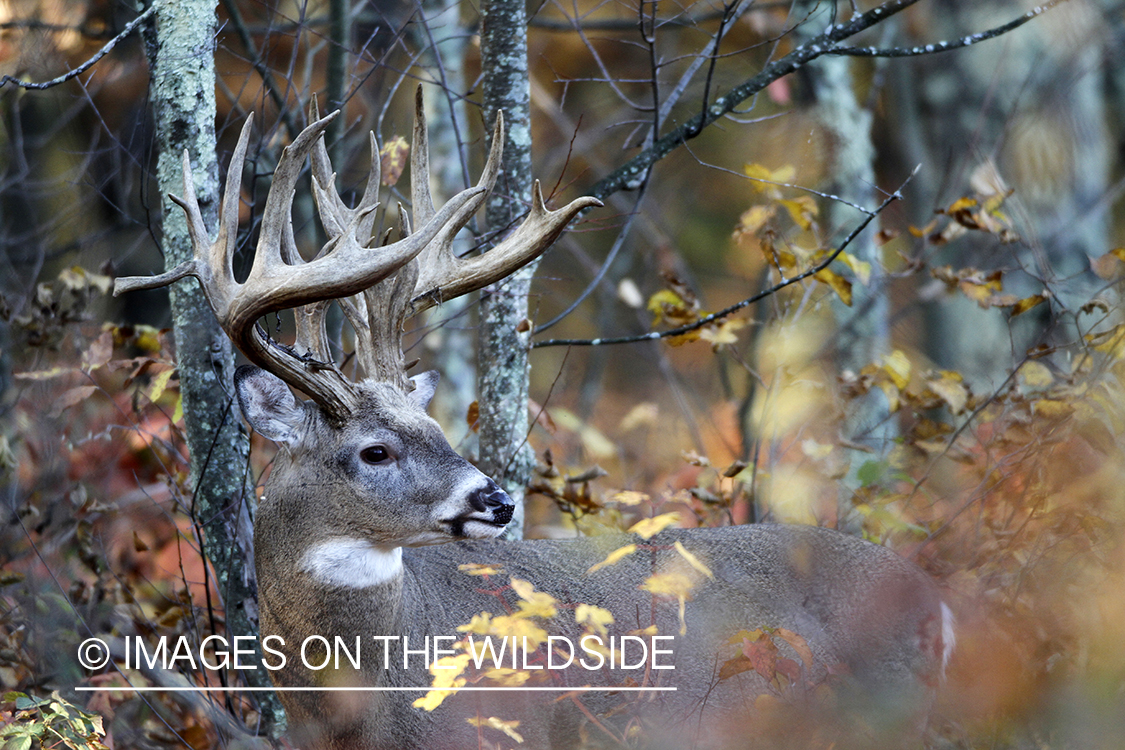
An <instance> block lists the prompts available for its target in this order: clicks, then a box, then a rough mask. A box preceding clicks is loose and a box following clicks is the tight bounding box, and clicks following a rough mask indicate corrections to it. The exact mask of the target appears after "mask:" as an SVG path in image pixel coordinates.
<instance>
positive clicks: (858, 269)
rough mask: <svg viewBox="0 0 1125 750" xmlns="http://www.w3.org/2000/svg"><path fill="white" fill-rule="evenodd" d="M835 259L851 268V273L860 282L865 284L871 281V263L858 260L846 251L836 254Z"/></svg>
mask: <svg viewBox="0 0 1125 750" xmlns="http://www.w3.org/2000/svg"><path fill="white" fill-rule="evenodd" d="M836 259H837V260H839V261H840V262H841V263H843V264H844V265H845V266H847V267H848V268H850V269H852V273H854V274H855V277H856V279H857V280H858V281H859V283H860V284H863V285H864V286H867V285H868V284H869V283H870V282H871V264H870V263H868V262H867V261H865V260H860V259H859V258H857V257H855V256H854V255H852V254H851V253H849V252H847V251H843V252H841V253H840V254H839V255H837V256H836Z"/></svg>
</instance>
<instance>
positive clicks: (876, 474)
mask: <svg viewBox="0 0 1125 750" xmlns="http://www.w3.org/2000/svg"><path fill="white" fill-rule="evenodd" d="M886 469H887V467H886V466H885V465H884V464H883V462H882V461H866V462H864V464H863V465H862V466H860V467H859V469H858V470H857V471H856V473H855V478H856V479H858V480H859V483H860V485H861V486H863V487H870V486H871V485H873V484H875V483H876V482H878V481H879V480H880V479H882V478H883V474H884V473H885V472H886Z"/></svg>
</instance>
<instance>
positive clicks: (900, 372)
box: [883, 349, 910, 391]
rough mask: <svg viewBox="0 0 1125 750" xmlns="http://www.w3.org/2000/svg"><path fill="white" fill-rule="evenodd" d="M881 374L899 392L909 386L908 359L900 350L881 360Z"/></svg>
mask: <svg viewBox="0 0 1125 750" xmlns="http://www.w3.org/2000/svg"><path fill="white" fill-rule="evenodd" d="M883 372H885V373H887V376H888V377H889V378H890V379H891V382H892V383H894V384H895V387H896V388H898V389H899V390H900V391H901V390H903V389H905V388H906V386H908V385H910V359H909V358H908V357H907V356H906V355H905V354H903V353H902V350H900V349H895V350H894V351H893V352H891V353H890V354H888V355H887V356H886V357H884V358H883Z"/></svg>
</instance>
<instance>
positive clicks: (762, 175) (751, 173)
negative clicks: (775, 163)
mask: <svg viewBox="0 0 1125 750" xmlns="http://www.w3.org/2000/svg"><path fill="white" fill-rule="evenodd" d="M742 172H743V173H744V174H745V175H746V176H747V177H749V178H750V179H752V180H754V181H755V182H754V187H755V188H756V189H757V190H758V192H762V191H763V190H765V189H766V188H768V187H769V185H766V184H764V183H761V182H758V180H768V179H770V175H771V172H770V170H769V169H768V168H767V167H763V166H762V165H761V164H747V165H746V166H744V167H743V168H742Z"/></svg>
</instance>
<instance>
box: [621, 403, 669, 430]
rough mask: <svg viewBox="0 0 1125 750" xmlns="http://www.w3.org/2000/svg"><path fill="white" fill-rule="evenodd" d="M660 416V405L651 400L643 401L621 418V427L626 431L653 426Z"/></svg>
mask: <svg viewBox="0 0 1125 750" xmlns="http://www.w3.org/2000/svg"><path fill="white" fill-rule="evenodd" d="M659 416H660V407H659V406H657V405H656V404H654V403H653V402H651V401H642V402H641V403H639V404H637V405H636V406H634V407H633V408H632V409H630V410H629V413H628V414H626V415H625V417H624V418H623V419H622V420H621V429H622V430H624V431H625V432H629V431H630V430H635V429H637V428H638V427H651V426H652V425H654V424H656V420H657V418H658V417H659Z"/></svg>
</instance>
